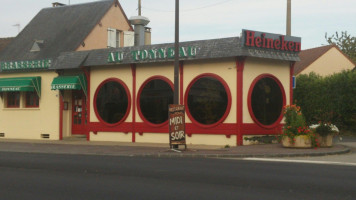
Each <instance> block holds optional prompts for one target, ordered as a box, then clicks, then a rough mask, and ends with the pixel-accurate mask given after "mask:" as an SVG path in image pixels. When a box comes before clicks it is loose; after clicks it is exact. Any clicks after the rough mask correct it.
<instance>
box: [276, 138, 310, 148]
mask: <svg viewBox="0 0 356 200" xmlns="http://www.w3.org/2000/svg"><path fill="white" fill-rule="evenodd" d="M294 139H295V141H294V142H293V138H289V137H283V138H282V145H283V147H287V148H311V147H312V143H311V139H310V137H309V136H307V135H298V136H295V137H294Z"/></svg>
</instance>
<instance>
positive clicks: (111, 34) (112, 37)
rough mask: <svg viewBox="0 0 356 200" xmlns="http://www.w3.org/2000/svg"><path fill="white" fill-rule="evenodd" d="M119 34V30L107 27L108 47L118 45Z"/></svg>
mask: <svg viewBox="0 0 356 200" xmlns="http://www.w3.org/2000/svg"><path fill="white" fill-rule="evenodd" d="M120 34H121V31H119V30H116V29H113V28H108V48H117V47H120Z"/></svg>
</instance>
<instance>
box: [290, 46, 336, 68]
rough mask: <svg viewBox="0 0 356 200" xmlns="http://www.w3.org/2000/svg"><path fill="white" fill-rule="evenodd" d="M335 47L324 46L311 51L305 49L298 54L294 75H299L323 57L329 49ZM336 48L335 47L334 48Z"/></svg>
mask: <svg viewBox="0 0 356 200" xmlns="http://www.w3.org/2000/svg"><path fill="white" fill-rule="evenodd" d="M333 47H336V46H335V45H326V46H321V47H316V48H312V49H306V50H303V51H301V52H300V53H299V57H300V62H297V63H296V64H295V65H294V74H299V73H300V72H302V71H303V70H304V69H306V68H307V67H308V66H309V65H311V64H312V63H313V62H314V61H316V60H317V59H318V58H320V57H321V56H322V55H324V54H325V53H326V52H327V51H329V50H330V49H331V48H333ZM336 48H337V47H336Z"/></svg>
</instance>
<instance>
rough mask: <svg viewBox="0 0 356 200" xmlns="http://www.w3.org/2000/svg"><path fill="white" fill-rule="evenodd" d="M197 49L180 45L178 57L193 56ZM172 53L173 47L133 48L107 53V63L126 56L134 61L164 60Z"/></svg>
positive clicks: (123, 58) (118, 60) (121, 59)
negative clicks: (128, 52) (132, 49)
mask: <svg viewBox="0 0 356 200" xmlns="http://www.w3.org/2000/svg"><path fill="white" fill-rule="evenodd" d="M197 50H198V48H197V47H180V48H179V57H180V58H189V57H195V56H196V55H197ZM174 55H175V52H174V48H159V49H148V50H146V49H145V50H135V51H131V52H130V54H127V53H124V52H110V53H109V55H108V63H119V62H122V61H124V60H125V59H129V58H127V57H131V58H132V60H134V61H148V60H166V59H173V58H174Z"/></svg>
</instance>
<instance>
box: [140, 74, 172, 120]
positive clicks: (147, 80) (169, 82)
mask: <svg viewBox="0 0 356 200" xmlns="http://www.w3.org/2000/svg"><path fill="white" fill-rule="evenodd" d="M153 80H162V81H164V82H166V83H168V85H169V86H170V87H171V89H172V91H173V95H174V85H173V82H172V81H171V80H169V79H168V78H167V77H164V76H159V75H157V76H152V77H150V78H148V79H146V80H145V81H144V82H143V83H142V84H141V87H140V89H139V90H138V93H137V112H138V114H139V116H140V118H141V119H142V121H143V122H144V123H146V124H148V125H149V126H151V127H161V126H164V125H166V124H168V120H169V119H168V118H167V120H166V121H165V122H163V123H160V124H154V123H152V122H150V121H148V120H147V119H146V117H145V116H144V115H143V113H142V110H141V104H140V99H141V93H142V90H143V88H144V87H145V86H146V85H147V84H148V83H149V82H150V81H153ZM173 98H174V97H173ZM167 109H168V108H167ZM167 117H168V112H167Z"/></svg>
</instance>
